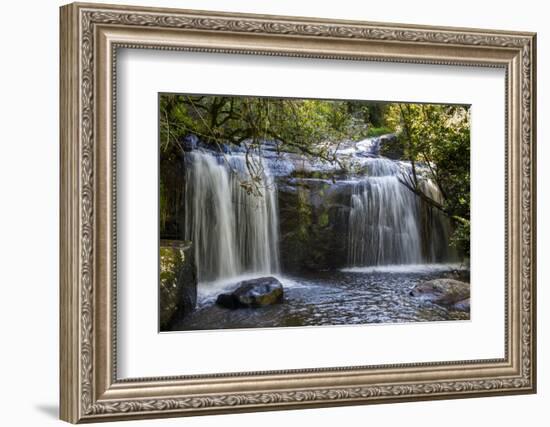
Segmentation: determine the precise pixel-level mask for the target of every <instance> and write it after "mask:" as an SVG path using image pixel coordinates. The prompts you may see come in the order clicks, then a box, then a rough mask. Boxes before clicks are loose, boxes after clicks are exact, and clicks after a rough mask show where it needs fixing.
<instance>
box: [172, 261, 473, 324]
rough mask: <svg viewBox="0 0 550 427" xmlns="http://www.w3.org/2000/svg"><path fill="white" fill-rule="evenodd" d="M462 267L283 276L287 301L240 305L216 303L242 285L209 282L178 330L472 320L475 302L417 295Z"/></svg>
mask: <svg viewBox="0 0 550 427" xmlns="http://www.w3.org/2000/svg"><path fill="white" fill-rule="evenodd" d="M456 268H457V266H454V265H429V266H415V265H412V266H397V267H392V266H385V267H382V268H372V269H356V270H355V271H354V270H353V269H352V270H351V271H350V270H344V271H331V272H319V273H315V274H309V275H305V276H301V277H291V276H279V277H278V279H279V280H280V282H281V283H282V284H283V287H284V296H283V298H282V301H280V302H278V303H275V304H270V305H265V306H261V307H250V308H246V307H241V308H238V309H230V308H226V307H224V306H222V305H220V304H216V299H217V297H218V295H220V294H223V293H227V292H230V291H232V290H234V289H235V286H236V285H237V283H232V284H230V283H221V284H220V283H210V284H208V285H204V284H203V285H202V289H200V290H199V296H198V304H197V308H196V309H195V311H193V312H191V313H189V314H188V315H187V316H185V317H184V318H182V319H180V320H179V321H176V322H174V324H173V326H172V330H180V331H185V330H208V329H241V328H262V327H283V326H321V325H360V324H372V323H399V322H425V321H447V320H468V319H469V317H470V314H469V306H468V308H467V310H463V309H461V307H454V306H453V305H452V304H443V303H441V301H438V300H436V299H434V298H430V297H428V293H429V292H424V294H423V297H419V296H418V295H415V294H414V293H415V291H414V290H415V289H419V287H420V286H421V285H423V284H425V283H427V282H429V281H431V280H434V279H441V278H442V277H449V276H452V275H453V271H455V272H456ZM466 286H467V284H466ZM468 293H469V286H468ZM461 299H464V298H461Z"/></svg>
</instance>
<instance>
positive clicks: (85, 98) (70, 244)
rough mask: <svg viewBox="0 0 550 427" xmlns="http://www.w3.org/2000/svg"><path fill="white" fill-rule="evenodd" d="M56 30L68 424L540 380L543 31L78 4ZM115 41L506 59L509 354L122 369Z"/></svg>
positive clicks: (461, 391)
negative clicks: (258, 368)
mask: <svg viewBox="0 0 550 427" xmlns="http://www.w3.org/2000/svg"><path fill="white" fill-rule="evenodd" d="M60 42H61V49H60V50H61V82H60V92H61V93H60V105H61V106H60V108H61V112H60V135H61V177H60V178H61V205H60V210H61V219H60V228H61V236H60V246H61V247H60V258H61V261H60V307H61V308H60V317H61V319H60V325H61V329H60V337H61V339H60V342H61V344H60V346H61V351H60V372H61V374H60V383H61V396H60V398H61V418H62V419H63V420H66V421H69V422H72V423H78V422H90V421H108V420H109V421H110V420H117V419H130V418H134V419H135V418H153V417H166V416H183V415H200V414H215V413H227V412H242V411H259V410H275V409H287V408H306V407H319V406H329V405H352V404H367V403H382V402H398V401H410V400H428V399H442V398H458V397H476V396H487V395H495V394H520V393H534V392H535V390H536V340H535V327H536V321H535V320H536V319H535V307H536V305H535V290H536V289H535V280H536V277H535V276H536V274H535V272H536V265H535V261H536V258H535V255H536V254H535V248H536V241H535V236H536V217H535V216H536V205H535V202H536V199H535V195H536V183H535V176H536V173H535V152H536V151H535V148H536V147H535V122H536V120H535V92H536V90H535V81H536V78H535V69H536V64H535V58H536V57H535V52H536V45H535V42H536V37H535V34H533V33H519V32H507V31H488V30H477V29H458V28H438V27H423V26H411V25H400V24H381V23H368V22H353V21H329V20H321V19H310V18H295V17H281V16H263V15H243V14H230V13H215V12H199V11H189V10H174V9H157V8H137V7H127V6H112V5H98V4H71V5H67V6H63V7H62V8H61V40H60ZM118 47H127V48H151V49H170V50H193V51H203V52H224V53H228V54H231V53H241V54H251V55H283V56H298V57H315V58H321V59H335V58H338V59H347V60H371V61H372V60H375V61H393V62H405V63H429V64H446V65H472V66H484V67H487V66H488V67H502V68H504V69H505V71H506V76H507V79H506V93H505V94H504V95H505V97H506V105H507V117H506V138H507V141H506V176H505V177H504V179H505V182H506V189H507V190H506V212H505V215H506V230H505V238H506V261H507V262H506V272H505V277H506V283H505V292H506V308H505V311H506V325H505V328H506V334H505V335H506V340H505V341H506V342H505V357H504V358H503V359H497V360H473V361H466V362H464V361H459V362H444V363H437V362H434V363H424V364H405V365H383V366H363V367H336V368H331V369H309V370H290V371H270V372H250V373H241V374H222V373H220V374H218V375H203V376H190V377H175V378H142V379H132V380H118V379H117V376H116V358H115V356H116V334H115V333H114V332H115V330H116V286H115V284H116V257H115V256H114V255H115V253H116V252H115V251H116V232H115V231H116V230H115V224H116V206H115V200H116V197H115V196H116V187H115V185H114V184H115V181H114V176H115V166H116V161H115V160H116V159H115V152H114V143H115V141H114V138H115V126H116V116H115V108H114V105H115V102H116V95H115V90H114V89H115V88H116V74H115V73H114V70H115V68H114V65H115V63H116V51H117V48H118Z"/></svg>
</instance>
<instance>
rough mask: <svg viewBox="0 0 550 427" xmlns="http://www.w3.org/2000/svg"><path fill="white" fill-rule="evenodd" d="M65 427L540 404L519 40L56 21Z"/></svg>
mask: <svg viewBox="0 0 550 427" xmlns="http://www.w3.org/2000/svg"><path fill="white" fill-rule="evenodd" d="M60 51H61V85H60V88H61V94H60V100H61V112H60V134H61V166H62V171H61V207H60V209H61V239H60V242H61V248H60V251H61V266H60V267H61V283H60V292H61V303H60V306H61V313H60V316H61V320H60V324H61V335H60V337H61V349H60V350H61V351H60V372H61V378H60V382H61V418H62V419H63V420H65V421H69V422H72V423H78V422H91V421H111V420H119V419H120V420H122V419H135V418H154V417H168V416H186V415H201V414H216V413H227V412H243V411H259V410H276V409H287V408H288V409H290V408H307V407H319V406H330V405H352V404H369V403H383V402H399V401H410V400H430V399H442V398H459V397H479V396H487V395H496V394H520V393H534V392H535V390H536V335H535V326H536V321H535V320H536V319H535V314H536V313H535V307H536V305H535V302H536V301H535V295H536V287H535V279H536V277H535V276H536V275H535V271H536V268H535V262H536V258H535V248H536V244H535V235H536V233H535V230H536V218H535V215H536V205H535V202H536V198H535V195H536V191H535V190H536V182H535V176H536V173H535V154H536V150H535V149H536V146H535V136H536V135H535V121H536V120H535V104H536V103H535V93H536V90H535V82H536V78H535V71H536V62H535V60H536V46H535V34H533V33H519V32H507V31H493V30H479V29H459V28H438V27H423V26H412V25H402V24H382V23H369V22H353V21H331V20H322V19H314V18H296V17H281V16H263V15H243V14H230V13H217V12H200V11H189V10H174V9H158V8H141V7H127V6H110V5H94V4H78V3H76V4H71V5H67V6H63V7H62V8H61V49H60Z"/></svg>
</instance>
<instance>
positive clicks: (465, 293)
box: [409, 278, 470, 311]
mask: <svg viewBox="0 0 550 427" xmlns="http://www.w3.org/2000/svg"><path fill="white" fill-rule="evenodd" d="M409 295H410V296H412V297H416V298H421V299H423V300H426V301H430V302H433V303H434V304H439V305H443V306H446V307H449V308H451V309H454V310H460V311H469V310H470V284H469V283H466V282H461V281H459V280H454V279H446V278H443V279H434V280H429V281H426V282H423V283H420V284H418V285H415V286H414V287H413V288H412V289H411V291H410V292H409Z"/></svg>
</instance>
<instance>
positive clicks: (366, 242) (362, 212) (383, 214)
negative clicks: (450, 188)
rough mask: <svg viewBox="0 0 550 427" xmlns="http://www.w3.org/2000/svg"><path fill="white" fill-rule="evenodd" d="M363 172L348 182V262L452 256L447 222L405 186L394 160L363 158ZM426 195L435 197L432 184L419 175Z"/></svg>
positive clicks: (384, 262)
mask: <svg viewBox="0 0 550 427" xmlns="http://www.w3.org/2000/svg"><path fill="white" fill-rule="evenodd" d="M364 168H365V169H366V173H365V175H364V176H362V177H361V178H360V179H358V180H357V181H354V182H353V184H352V186H353V187H352V192H351V202H350V212H349V224H348V264H349V265H350V266H372V265H390V264H420V263H432V262H441V261H451V260H453V258H454V256H455V254H454V251H452V249H450V248H449V235H450V223H449V220H448V218H446V217H445V216H444V215H443V214H442V213H441V212H437V211H436V209H434V208H433V207H429V206H427V204H426V203H425V202H423V201H421V200H420V199H419V197H418V196H416V195H415V194H414V193H413V192H412V191H410V190H409V189H408V188H406V187H405V186H404V185H403V184H402V183H401V182H400V181H399V176H400V175H401V174H403V173H410V171H407V169H406V166H405V165H404V164H402V163H400V162H397V161H392V160H389V159H385V158H369V159H368V160H366V161H365V162H364ZM423 182H424V183H423V184H422V185H423V189H425V191H426V194H427V195H429V196H430V197H433V198H434V199H435V200H440V195H439V191H438V189H437V187H436V186H435V185H434V184H433V183H432V182H431V181H429V180H427V179H425V180H423Z"/></svg>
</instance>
